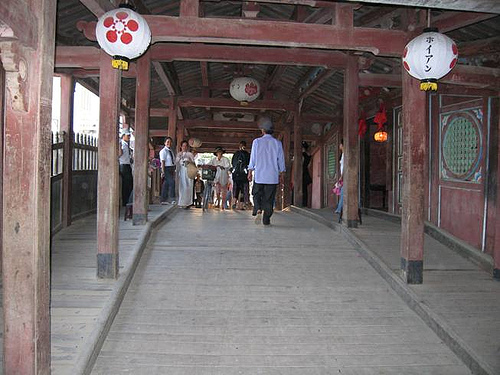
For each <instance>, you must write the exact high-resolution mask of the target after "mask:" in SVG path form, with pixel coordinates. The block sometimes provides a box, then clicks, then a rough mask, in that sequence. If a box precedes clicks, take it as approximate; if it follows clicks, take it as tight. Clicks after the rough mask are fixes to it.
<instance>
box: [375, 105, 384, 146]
mask: <svg viewBox="0 0 500 375" xmlns="http://www.w3.org/2000/svg"><path fill="white" fill-rule="evenodd" d="M373 122H374V123H375V124H377V132H376V133H375V134H374V135H373V139H375V141H376V142H381V143H382V142H385V141H387V132H386V131H385V130H384V124H385V123H386V122H387V112H386V110H385V104H384V102H381V103H380V108H379V110H378V112H377V113H376V115H375V118H374V119H373Z"/></svg>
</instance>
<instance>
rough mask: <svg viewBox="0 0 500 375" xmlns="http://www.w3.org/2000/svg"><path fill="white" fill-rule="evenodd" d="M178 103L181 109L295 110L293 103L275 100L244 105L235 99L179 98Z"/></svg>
mask: <svg viewBox="0 0 500 375" xmlns="http://www.w3.org/2000/svg"><path fill="white" fill-rule="evenodd" d="M177 103H178V105H179V107H205V108H231V109H260V110H275V111H290V110H293V108H294V105H293V103H289V102H282V101H279V100H273V99H266V100H256V101H253V102H251V103H248V104H246V105H242V104H240V102H238V101H236V100H234V99H224V98H189V97H179V99H178V101H177Z"/></svg>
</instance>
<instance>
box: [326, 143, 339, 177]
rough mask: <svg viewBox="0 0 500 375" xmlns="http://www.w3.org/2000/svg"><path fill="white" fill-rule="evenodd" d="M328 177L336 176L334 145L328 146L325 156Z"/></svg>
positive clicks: (335, 151)
mask: <svg viewBox="0 0 500 375" xmlns="http://www.w3.org/2000/svg"><path fill="white" fill-rule="evenodd" d="M326 162H327V171H328V177H329V178H334V177H335V175H336V174H337V149H336V145H330V147H328V152H327V154H326Z"/></svg>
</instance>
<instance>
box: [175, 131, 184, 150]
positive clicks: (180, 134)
mask: <svg viewBox="0 0 500 375" xmlns="http://www.w3.org/2000/svg"><path fill="white" fill-rule="evenodd" d="M183 140H184V125H178V126H177V134H176V142H175V154H176V155H177V154H178V153H179V150H180V148H181V143H182V141H183Z"/></svg>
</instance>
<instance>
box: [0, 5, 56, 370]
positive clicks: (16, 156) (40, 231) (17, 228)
mask: <svg viewBox="0 0 500 375" xmlns="http://www.w3.org/2000/svg"><path fill="white" fill-rule="evenodd" d="M4 1H6V3H4V4H5V6H4V8H6V9H13V12H14V11H15V9H17V10H19V9H23V11H18V12H17V14H16V15H15V16H16V20H21V19H25V18H26V19H29V20H34V23H29V22H28V23H26V25H25V27H24V28H25V31H26V35H29V34H30V32H34V34H31V35H34V36H33V40H32V44H30V45H27V46H26V45H23V44H22V43H21V42H19V41H18V40H14V39H17V37H18V36H17V35H15V37H14V38H12V39H11V40H10V41H8V40H6V41H3V42H2V43H1V48H0V58H1V60H2V65H3V68H4V69H5V72H6V77H5V78H6V96H5V101H4V102H3V103H2V105H0V107H2V106H3V104H4V105H5V106H4V115H5V117H4V119H5V122H4V127H3V131H4V134H3V135H4V151H5V152H4V153H3V162H4V164H3V171H2V172H3V173H2V176H1V178H2V184H3V205H2V215H3V220H2V221H3V228H2V248H3V254H2V256H3V264H2V280H3V285H2V288H3V293H2V294H3V325H4V330H3V353H4V355H3V373H4V374H8V375H12V374H20V375H21V374H22V375H35V374H37V375H38V374H50V313H49V308H50V191H51V184H50V171H51V117H52V74H53V69H54V66H53V63H54V46H55V45H54V35H55V29H54V28H55V14H56V1H55V0H39V1H31V2H30V4H29V5H30V6H29V7H28V6H26V5H25V6H24V7H23V8H20V7H19V5H18V4H17V3H18V2H17V1H13V0H4ZM30 9H36V10H37V13H36V18H33V17H32V16H31V14H30ZM0 19H1V21H0V23H2V24H3V25H4V26H5V25H6V26H7V27H8V26H9V21H10V20H9V15H8V14H3V15H1V16H0ZM12 22H15V21H12ZM20 39H22V38H20Z"/></svg>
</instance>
